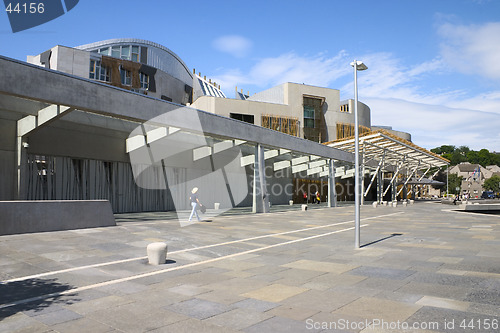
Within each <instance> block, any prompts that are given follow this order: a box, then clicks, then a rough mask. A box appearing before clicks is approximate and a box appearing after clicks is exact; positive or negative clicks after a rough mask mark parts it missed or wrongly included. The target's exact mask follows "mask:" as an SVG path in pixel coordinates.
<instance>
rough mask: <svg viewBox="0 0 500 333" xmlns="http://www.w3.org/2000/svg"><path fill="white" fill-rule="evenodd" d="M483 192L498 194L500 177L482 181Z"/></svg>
mask: <svg viewBox="0 0 500 333" xmlns="http://www.w3.org/2000/svg"><path fill="white" fill-rule="evenodd" d="M483 187H484V189H485V190H488V191H493V192H500V176H497V175H493V176H491V177H490V178H488V179H486V180H485V181H484V185H483Z"/></svg>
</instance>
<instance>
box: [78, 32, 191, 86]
mask: <svg viewBox="0 0 500 333" xmlns="http://www.w3.org/2000/svg"><path fill="white" fill-rule="evenodd" d="M122 44H127V45H131V44H134V45H139V46H146V47H147V48H148V59H147V65H149V66H152V67H155V68H158V69H160V70H162V71H164V72H165V73H168V74H170V75H172V76H174V77H176V78H178V79H179V80H181V81H183V82H185V83H186V84H189V85H192V80H193V74H192V73H191V71H190V70H189V68H188V66H187V65H186V64H185V63H184V61H183V60H182V59H181V58H180V57H179V56H178V55H177V54H175V53H174V52H173V51H172V50H170V49H169V48H167V47H165V46H163V45H161V44H158V43H154V42H151V41H149V40H144V39H138V38H114V39H107V40H103V41H99V42H94V43H90V44H85V45H80V46H77V47H75V48H76V49H79V50H84V51H94V50H97V49H99V48H103V47H107V46H112V45H122Z"/></svg>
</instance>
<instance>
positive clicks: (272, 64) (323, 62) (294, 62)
mask: <svg viewBox="0 0 500 333" xmlns="http://www.w3.org/2000/svg"><path fill="white" fill-rule="evenodd" d="M348 61H349V60H348V59H347V58H346V54H345V52H344V51H340V52H339V53H338V54H337V55H335V56H333V57H328V56H327V55H326V54H318V55H315V56H300V55H297V54H295V53H293V52H289V53H285V54H282V55H280V56H278V57H269V58H264V59H260V60H259V61H258V62H257V63H256V64H255V65H253V66H252V67H251V68H250V69H249V71H248V73H242V72H241V70H239V69H229V70H226V71H225V72H224V73H222V74H219V75H215V77H214V79H215V80H216V81H217V82H220V83H221V85H222V86H223V87H234V86H241V85H253V86H257V87H261V88H264V89H265V88H268V87H270V86H274V85H278V84H281V83H284V82H295V83H305V84H309V85H316V86H323V87H327V86H329V85H330V84H332V83H333V81H335V80H337V79H338V78H340V77H342V76H345V75H346V74H348V73H350V67H349V62H348Z"/></svg>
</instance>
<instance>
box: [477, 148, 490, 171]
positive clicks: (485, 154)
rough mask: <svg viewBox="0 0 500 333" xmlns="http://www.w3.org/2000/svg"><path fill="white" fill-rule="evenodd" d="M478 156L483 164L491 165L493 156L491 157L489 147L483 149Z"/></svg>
mask: <svg viewBox="0 0 500 333" xmlns="http://www.w3.org/2000/svg"><path fill="white" fill-rule="evenodd" d="M477 156H478V158H479V163H478V164H480V165H482V166H484V167H485V166H487V165H491V158H490V152H489V151H488V149H481V150H480V151H479V152H478V153H477Z"/></svg>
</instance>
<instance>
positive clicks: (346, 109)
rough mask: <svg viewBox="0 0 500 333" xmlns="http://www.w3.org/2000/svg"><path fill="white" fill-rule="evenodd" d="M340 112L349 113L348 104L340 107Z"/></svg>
mask: <svg viewBox="0 0 500 333" xmlns="http://www.w3.org/2000/svg"><path fill="white" fill-rule="evenodd" d="M340 112H349V104H344V105H341V106H340Z"/></svg>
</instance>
